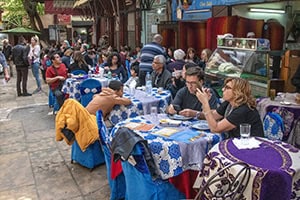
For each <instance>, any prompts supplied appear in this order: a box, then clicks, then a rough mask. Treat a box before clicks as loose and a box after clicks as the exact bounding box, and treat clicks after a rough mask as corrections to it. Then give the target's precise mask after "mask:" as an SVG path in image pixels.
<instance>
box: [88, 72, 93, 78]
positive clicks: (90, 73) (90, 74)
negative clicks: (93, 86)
mask: <svg viewBox="0 0 300 200" xmlns="http://www.w3.org/2000/svg"><path fill="white" fill-rule="evenodd" d="M88 77H89V78H92V70H89V72H88Z"/></svg>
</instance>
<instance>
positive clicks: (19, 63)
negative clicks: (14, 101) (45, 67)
mask: <svg viewBox="0 0 300 200" xmlns="http://www.w3.org/2000/svg"><path fill="white" fill-rule="evenodd" d="M28 51H29V48H28V47H27V46H26V41H25V38H24V37H23V36H20V37H19V40H18V44H17V45H16V46H14V48H13V49H12V59H13V61H14V64H15V65H16V69H17V95H18V97H19V96H31V94H29V93H28V92H27V79H28V66H29V64H28V60H27V55H28ZM21 82H22V91H23V93H21V87H20V85H21Z"/></svg>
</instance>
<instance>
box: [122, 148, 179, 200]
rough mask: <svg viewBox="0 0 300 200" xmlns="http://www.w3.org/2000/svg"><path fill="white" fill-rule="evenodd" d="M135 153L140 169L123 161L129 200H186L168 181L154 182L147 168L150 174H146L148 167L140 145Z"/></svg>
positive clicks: (158, 179)
mask: <svg viewBox="0 0 300 200" xmlns="http://www.w3.org/2000/svg"><path fill="white" fill-rule="evenodd" d="M133 152H135V153H134V158H136V159H135V160H136V162H138V163H137V165H136V166H137V167H138V168H139V169H137V168H136V167H134V166H133V165H131V164H130V163H129V162H128V161H122V168H123V173H124V175H125V181H126V196H127V197H128V199H143V200H161V199H164V200H178V199H185V195H184V194H183V193H181V192H180V191H178V190H177V189H176V188H175V187H174V186H173V185H172V184H171V183H170V182H169V181H168V180H162V179H160V178H157V179H156V180H153V179H152V177H151V175H150V172H149V171H148V169H147V168H146V171H148V172H145V166H147V165H146V161H145V160H144V157H143V155H142V150H141V149H140V146H139V145H135V147H134V150H133ZM140 153H141V154H140ZM138 154H140V155H138ZM137 158H139V159H137Z"/></svg>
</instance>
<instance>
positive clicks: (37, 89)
mask: <svg viewBox="0 0 300 200" xmlns="http://www.w3.org/2000/svg"><path fill="white" fill-rule="evenodd" d="M41 90H42V89H41V88H36V89H35V90H34V91H33V92H32V94H36V93H38V92H40V91H41Z"/></svg>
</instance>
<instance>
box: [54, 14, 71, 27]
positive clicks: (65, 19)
mask: <svg viewBox="0 0 300 200" xmlns="http://www.w3.org/2000/svg"><path fill="white" fill-rule="evenodd" d="M57 20H58V24H61V25H69V24H71V15H64V14H58V15H57Z"/></svg>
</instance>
